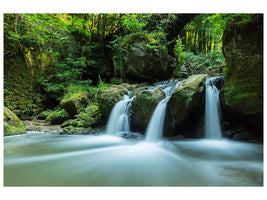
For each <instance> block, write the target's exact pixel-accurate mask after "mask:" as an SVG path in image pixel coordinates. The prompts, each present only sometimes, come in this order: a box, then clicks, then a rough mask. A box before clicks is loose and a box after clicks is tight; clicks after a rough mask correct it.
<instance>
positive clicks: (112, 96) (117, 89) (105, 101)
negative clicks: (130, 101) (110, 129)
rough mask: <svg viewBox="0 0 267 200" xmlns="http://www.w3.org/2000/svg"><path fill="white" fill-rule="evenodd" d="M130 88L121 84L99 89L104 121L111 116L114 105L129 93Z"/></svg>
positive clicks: (99, 102)
mask: <svg viewBox="0 0 267 200" xmlns="http://www.w3.org/2000/svg"><path fill="white" fill-rule="evenodd" d="M127 92H128V90H127V89H125V88H124V87H123V86H121V85H112V86H110V87H109V88H107V89H105V90H101V91H99V94H98V106H99V111H100V113H101V115H102V118H103V120H104V121H106V120H107V119H108V117H109V114H110V112H111V110H112V108H113V106H114V105H115V104H116V103H117V102H118V101H120V100H121V99H122V97H123V95H125V94H127Z"/></svg>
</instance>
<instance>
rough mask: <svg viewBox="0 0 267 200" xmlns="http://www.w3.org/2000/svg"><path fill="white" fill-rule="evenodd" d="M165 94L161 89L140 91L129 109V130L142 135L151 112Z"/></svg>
mask: <svg viewBox="0 0 267 200" xmlns="http://www.w3.org/2000/svg"><path fill="white" fill-rule="evenodd" d="M164 97H165V93H164V91H163V90H162V89H161V88H158V87H157V88H154V89H153V90H147V89H145V90H141V91H140V93H138V94H137V96H136V97H135V98H134V100H133V102H132V107H131V111H132V114H131V128H132V129H133V130H134V131H138V132H142V133H144V132H145V130H146V127H147V125H148V122H149V119H150V118H151V116H152V114H153V111H154V109H155V107H156V106H157V104H158V103H159V101H160V100H162V99H164Z"/></svg>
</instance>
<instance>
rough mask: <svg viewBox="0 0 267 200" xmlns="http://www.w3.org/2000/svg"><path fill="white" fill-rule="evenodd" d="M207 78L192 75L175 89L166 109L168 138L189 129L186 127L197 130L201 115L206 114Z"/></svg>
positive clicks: (166, 132) (202, 75) (200, 75)
mask: <svg viewBox="0 0 267 200" xmlns="http://www.w3.org/2000/svg"><path fill="white" fill-rule="evenodd" d="M206 77H207V75H206V74H198V75H192V76H190V77H188V78H187V79H186V80H184V81H183V82H181V83H180V84H179V86H178V87H177V88H176V89H175V91H174V93H173V94H172V96H171V98H170V100H169V102H168V104H167V109H166V119H165V121H167V122H168V123H165V135H166V136H173V135H176V134H178V133H179V131H181V130H183V129H185V128H187V127H186V126H189V128H190V129H191V130H193V129H194V128H196V127H195V126H197V123H198V121H199V120H200V117H201V115H203V114H204V108H205V102H204V100H205V82H206ZM180 134H181V132H180ZM187 136H188V137H192V135H187Z"/></svg>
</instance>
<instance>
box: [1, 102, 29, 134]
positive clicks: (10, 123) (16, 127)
mask: <svg viewBox="0 0 267 200" xmlns="http://www.w3.org/2000/svg"><path fill="white" fill-rule="evenodd" d="M23 133H26V129H25V127H24V124H23V122H22V121H21V120H20V119H19V118H18V117H17V115H16V114H15V113H13V112H12V111H11V110H10V109H8V108H7V107H5V106H4V136H8V135H16V134H23Z"/></svg>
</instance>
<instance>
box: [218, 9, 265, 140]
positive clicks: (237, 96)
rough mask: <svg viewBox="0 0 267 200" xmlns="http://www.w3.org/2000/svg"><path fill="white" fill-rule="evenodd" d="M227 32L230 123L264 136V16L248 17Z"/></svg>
mask: <svg viewBox="0 0 267 200" xmlns="http://www.w3.org/2000/svg"><path fill="white" fill-rule="evenodd" d="M244 16H246V17H245V18H244V17H243V18H242V17H238V18H236V19H235V20H234V21H233V22H231V23H228V25H227V26H226V29H225V30H224V33H223V41H222V42H223V54H224V56H225V60H226V67H225V69H224V86H223V88H222V90H221V93H220V98H221V102H222V107H223V110H224V113H225V116H226V118H227V120H229V121H230V123H231V124H232V125H233V126H240V125H242V126H243V127H244V129H250V131H253V132H254V134H256V135H257V136H259V137H262V134H263V15H262V14H259V15H244Z"/></svg>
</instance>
